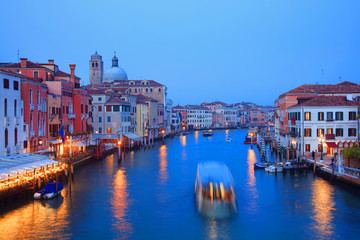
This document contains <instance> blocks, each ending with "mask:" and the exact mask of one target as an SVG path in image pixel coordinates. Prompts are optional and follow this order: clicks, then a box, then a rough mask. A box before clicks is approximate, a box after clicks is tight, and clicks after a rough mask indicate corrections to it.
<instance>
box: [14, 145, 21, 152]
mask: <svg viewBox="0 0 360 240" xmlns="http://www.w3.org/2000/svg"><path fill="white" fill-rule="evenodd" d="M19 153H20V146H19V145H16V146H15V154H19Z"/></svg>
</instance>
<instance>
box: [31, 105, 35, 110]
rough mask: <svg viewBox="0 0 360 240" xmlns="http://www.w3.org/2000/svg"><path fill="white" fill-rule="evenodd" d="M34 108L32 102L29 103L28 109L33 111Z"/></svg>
mask: <svg viewBox="0 0 360 240" xmlns="http://www.w3.org/2000/svg"><path fill="white" fill-rule="evenodd" d="M34 109H35V106H34V104H33V103H30V111H34Z"/></svg>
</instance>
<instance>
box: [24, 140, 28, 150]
mask: <svg viewBox="0 0 360 240" xmlns="http://www.w3.org/2000/svg"><path fill="white" fill-rule="evenodd" d="M27 145H28V143H27V141H26V140H25V141H24V149H26V148H27Z"/></svg>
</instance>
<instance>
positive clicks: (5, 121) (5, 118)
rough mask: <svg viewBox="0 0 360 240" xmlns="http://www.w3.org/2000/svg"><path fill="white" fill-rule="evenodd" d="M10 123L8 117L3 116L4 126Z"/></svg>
mask: <svg viewBox="0 0 360 240" xmlns="http://www.w3.org/2000/svg"><path fill="white" fill-rule="evenodd" d="M9 125H10V117H4V126H5V127H7V126H9Z"/></svg>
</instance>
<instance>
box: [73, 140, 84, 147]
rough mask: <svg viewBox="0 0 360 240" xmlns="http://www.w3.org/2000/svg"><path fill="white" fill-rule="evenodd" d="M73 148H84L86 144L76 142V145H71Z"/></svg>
mask: <svg viewBox="0 0 360 240" xmlns="http://www.w3.org/2000/svg"><path fill="white" fill-rule="evenodd" d="M72 146H74V147H86V143H84V142H83V141H77V142H76V143H74V144H72Z"/></svg>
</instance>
